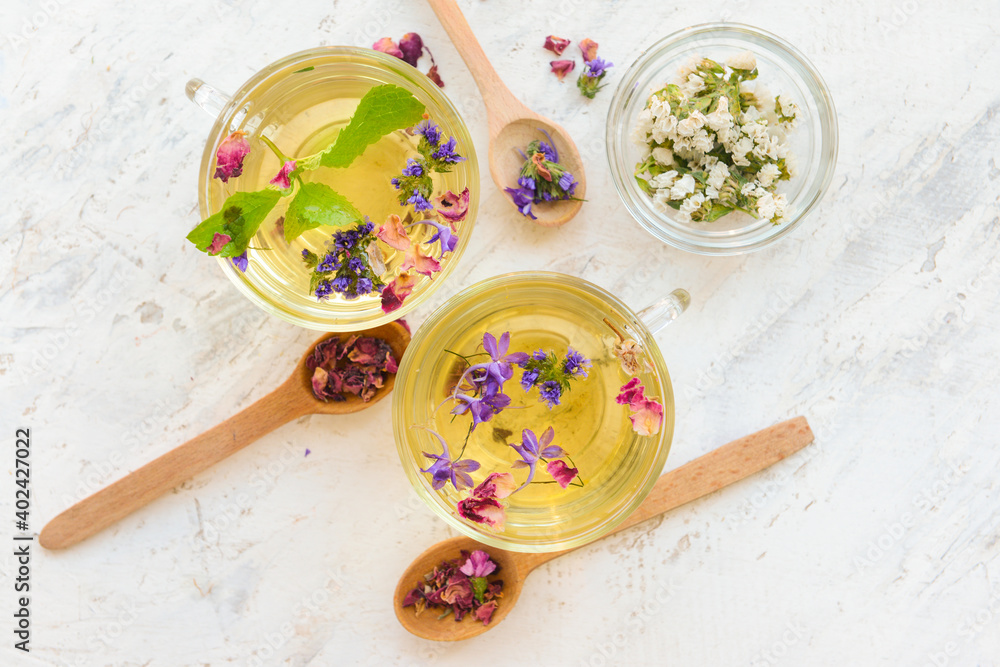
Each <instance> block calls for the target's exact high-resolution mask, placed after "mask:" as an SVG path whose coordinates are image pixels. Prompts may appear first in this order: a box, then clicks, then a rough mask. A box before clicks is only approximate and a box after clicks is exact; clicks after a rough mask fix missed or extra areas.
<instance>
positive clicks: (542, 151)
mask: <svg viewBox="0 0 1000 667" xmlns="http://www.w3.org/2000/svg"><path fill="white" fill-rule="evenodd" d="M539 131H540V132H542V133H543V134H544V135H545V138H546V139H548V143H546V142H544V141H542V140H541V139H536V140H535V141H532V142H531V143H530V144H528V147H527V150H526V151H525V152H524V153H521V157H523V158H524V165H523V166H522V167H521V172H520V175H519V176H518V178H517V185H518V187H516V188H504V191H505V192H506V193H507V194H509V195H510V196H511V199H512V200H513V201H514V205H515V206H517V209H518V210H519V211H520V212H521V215H523V216H525V217H530V218H532V219H534V218H535V217H536V216H535V214H534V213H532V212H531V207H532V205H534V204H540V203H543V202H550V201H559V200H562V199H574V197H573V193H574V192H575V191H576V186H577V185H578V183H577V181H576V179H575V178H574V177H573V174H571V173H569V172H568V171H566V168H565V167H563V166H562V165H561V164H559V152H558V151H557V150H556V147H555V143H554V142H553V141H552V137H550V136H549V134H548V132H545V130H539Z"/></svg>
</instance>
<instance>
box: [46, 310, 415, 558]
mask: <svg viewBox="0 0 1000 667" xmlns="http://www.w3.org/2000/svg"><path fill="white" fill-rule="evenodd" d="M351 335H358V336H373V337H375V338H382V339H383V340H385V341H386V342H387V343H389V347H390V348H392V354H393V356H394V357H395V358H396V361H397V362H398V361H399V360H400V359H401V358H402V356H403V353H404V352H405V351H406V347H407V346H408V345H409V344H410V334H409V332H408V331H407V330H406V328H405V327H404V326H402V325H401V324H399V323H397V322H390V323H389V324H384V325H382V326H380V327H375V328H373V329H367V330H365V331H358V332H346V333H336V334H335V333H328V334H324V335H322V336H320V337H319V338H318V339H317V340H316V342H315V343H313V344H312V345H311V346H310V347H309V350H308V351H307V352H306V353H305V354H304V355H302V359H301V360H300V361H299V363H298V365H297V366H296V367H295V370H293V371H292V374H291V375H290V376H289V377H288V379H287V380H285V382H283V383H282V384H281V386H279V387H278V388H277V389H275V390H274V391H272V392H271V393H270V394H268V395H267V396H264V397H263V398H262V399H260V400H259V401H257V402H256V403H254V404H253V405H251V406H250V407H248V408H247V409H245V410H243V411H242V412H240V413H238V414H236V415H233V416H232V417H230V418H229V419H227V420H226V421H224V422H222V423H221V424H219V425H218V426H216V427H214V428H212V429H209V430H208V431H205V432H204V433H202V434H201V435H199V436H196V437H194V438H192V439H191V440H188V441H187V442H186V443H184V444H183V445H181V446H180V447H177V448H175V449H172V450H170V451H169V452H167V453H166V454H163V455H162V456H160V457H159V458H157V459H154V460H153V461H150V462H149V463H147V464H146V465H144V466H142V467H141V468H139V469H138V470H136V471H135V472H132V473H129V474H128V475H126V476H125V477H123V478H121V479H119V480H118V481H117V482H115V483H113V484H111V485H110V486H108V487H105V488H104V489H101V490H100V491H98V492H97V493H95V494H93V495H91V496H89V497H87V498H84V499H83V500H81V501H80V502H78V503H77V504H75V505H73V506H72V507H70V508H69V509H67V510H65V511H64V512H63V513H62V514H59V515H58V516H57V517H55V518H54V519H52V520H51V521H49V523H48V524H46V526H45V527H44V528H43V529H42V532H41V534H40V535H39V536H38V542H39V544H41V545H42V546H43V547H45V548H46V549H63V548H65V547H69V546H72V545H74V544H76V543H77V542H80V541H81V540H84V539H86V538H88V537H90V536H91V535H93V534H94V533H97V532H99V531H101V530H103V529H104V528H107V527H108V526H110V525H111V524H113V523H115V522H116V521H118V520H119V519H122V518H124V517H126V516H128V515H129V514H131V513H132V512H134V511H136V510H137V509H139V508H141V507H143V506H145V505H147V504H149V503H150V502H152V501H153V500H155V499H156V498H158V497H159V496H161V495H163V494H164V493H166V492H167V491H169V490H170V489H172V488H174V487H176V486H177V485H179V484H180V483H181V482H183V481H185V480H187V479H189V478H191V477H193V476H194V475H196V474H198V473H199V472H202V471H203V470H206V469H207V468H209V467H211V466H213V465H215V464H216V463H218V462H219V461H221V460H222V459H224V458H226V457H227V456H229V455H231V454H234V453H236V452H238V451H239V450H241V449H243V448H244V447H246V446H247V445H249V444H250V443H251V442H253V441H255V440H257V439H258V438H260V437H261V436H263V435H266V434H268V433H270V432H271V431H273V430H274V429H276V428H278V427H279V426H281V425H283V424H286V423H288V422H290V421H292V420H293V419H298V418H299V417H303V416H305V415H309V414H325V415H341V414H347V413H350V412H357V411H359V410H364V409H365V408H368V407H371V406H372V405H375V404H376V403H378V402H379V401H381V400H382V399H383V398H385V397H386V396H388V395H389V392H391V391H392V388H393V386H394V385H395V382H396V376H395V374H394V373H390V374H388V376H387V377H386V379H385V382H384V384H383V385H382V386H381V387H380V388H379V389H377V390H376V391H375V395H374V396H372V398H371V400H369V401H367V402H366V401H363V400H361V398H360V397H358V396H354V395H353V394H348V396H347V397H346V400H344V401H329V402H324V401H321V400H319V399H318V398H316V396H315V395H314V394H313V390H312V370H311V369H310V368H309V367H308V366H307V365H306V361H307V360H308V359H309V355H311V354H312V351H313V349H314V348H315V347H316V345H318V344H319V343H321V342H323V341H324V340H326V339H328V338H331V337H333V336H341V337H347V336H351Z"/></svg>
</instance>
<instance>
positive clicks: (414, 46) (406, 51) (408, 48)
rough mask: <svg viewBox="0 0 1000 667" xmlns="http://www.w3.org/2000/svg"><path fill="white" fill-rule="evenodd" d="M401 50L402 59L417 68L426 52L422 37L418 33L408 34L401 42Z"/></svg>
mask: <svg viewBox="0 0 1000 667" xmlns="http://www.w3.org/2000/svg"><path fill="white" fill-rule="evenodd" d="M399 50H400V51H402V53H403V55H402V56H400V57H401V58H402V59H403V60H405V61H406V62H407V63H409V64H410V65H413V66H414V67H416V66H417V61H418V60H420V55H421V54H422V53H423V52H424V40H422V39H420V35H418V34H417V33H415V32H408V33H406V34H405V35H403V39H401V40H399Z"/></svg>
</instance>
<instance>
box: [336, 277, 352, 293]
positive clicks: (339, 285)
mask: <svg viewBox="0 0 1000 667" xmlns="http://www.w3.org/2000/svg"><path fill="white" fill-rule="evenodd" d="M331 284H332V285H333V291H334V292H340V293H344V292H346V291H347V290H348V289H350V287H351V279H350V278H348V277H347V276H337V277H336V278H334V279H333V280H332V281H331Z"/></svg>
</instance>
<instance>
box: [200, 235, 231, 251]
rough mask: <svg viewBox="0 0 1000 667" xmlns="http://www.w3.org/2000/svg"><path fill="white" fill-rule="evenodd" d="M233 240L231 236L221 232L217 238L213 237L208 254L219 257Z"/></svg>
mask: <svg viewBox="0 0 1000 667" xmlns="http://www.w3.org/2000/svg"><path fill="white" fill-rule="evenodd" d="M232 240H233V239H232V237H231V236H229V234H220V233H219V232H216V233H215V236H213V237H212V242H211V243H209V244H208V248H207V249H206V252H207V253H208V254H209V255H218V254H219V253H220V252H222V249H223V248H225V247H226V245H227V244H228V243H229V242H230V241H232Z"/></svg>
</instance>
